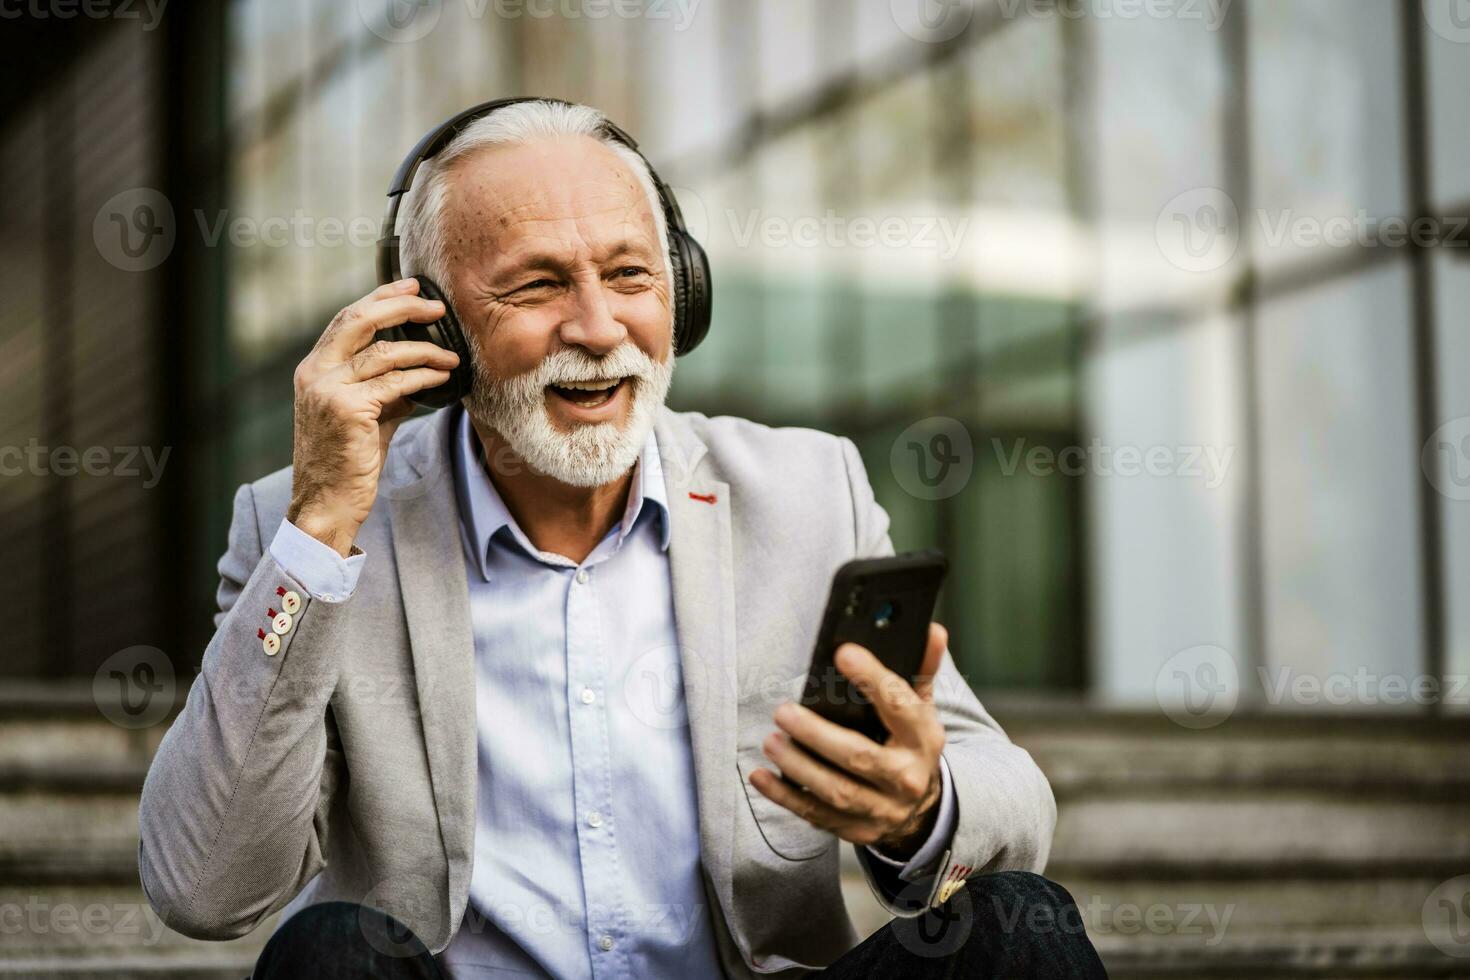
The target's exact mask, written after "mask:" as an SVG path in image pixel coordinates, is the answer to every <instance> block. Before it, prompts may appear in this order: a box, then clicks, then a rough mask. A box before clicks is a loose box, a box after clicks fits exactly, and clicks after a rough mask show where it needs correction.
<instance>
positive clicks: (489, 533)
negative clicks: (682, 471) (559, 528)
mask: <svg viewBox="0 0 1470 980" xmlns="http://www.w3.org/2000/svg"><path fill="white" fill-rule="evenodd" d="M459 414H460V417H459V422H458V423H457V433H456V435H455V440H454V442H455V451H454V463H455V465H454V486H455V495H456V496H457V497H458V499H459V514H460V527H461V529H462V530H463V532H464V535H465V537H466V538H467V544H468V545H469V550H470V554H472V555H474V556H475V567H476V568H478V569H479V570H480V575H481V576H482V577H483V578H484V579H485V581H487V582H488V581H489V580H490V575H489V569H488V559H489V552H490V541H491V539H492V538H494V537H495V535H496V534H497V533H499V531H500V529H501V528H509V530H510V533H511V535H512V536H513V537H514V538H515V540H516V542H517V543H518V544H519V545H520V546H521V547H522V548H523V549H525V551H526V553H527V554H529V555H532V556H535V557H538V558H541V557H545V558H549V557H552V556H548V555H546V553H545V552H541V551H537V550H536V547H535V546H534V545H533V544H531V540H530V539H529V538H527V537H526V534H525V532H524V531H522V530H521V528H520V525H518V524H517V523H516V520H515V518H514V517H513V516H511V513H510V510H509V509H508V508H507V507H506V506H505V501H504V500H503V499H501V496H500V491H498V490H496V489H495V484H494V483H493V482H492V481H491V479H490V476H489V474H488V473H486V472H485V468H484V467H483V466H482V465H481V464H480V437H479V435H478V434H476V432H475V428H474V426H473V425H471V424H470V416H469V413H468V412H466V411H463V410H462V409H461V410H460V412H459ZM647 504H653V505H654V506H653V507H646V506H645V505H647ZM645 510H647V511H649V517H648V520H656V521H657V522H658V528H657V533H658V534H659V548H660V550H663V551H667V550H668V549H669V537H670V534H669V503H668V488H667V487H665V486H664V473H663V460H662V459H661V457H660V456H659V452H658V440H657V439H656V438H655V437H654V434H653V432H652V431H651V430H650V431H649V433H648V438H647V440H646V441H645V442H644V443H643V452H642V453H641V454H640V455H639V457H638V462H637V464H636V466H635V467H634V470H633V482H632V485H631V486H629V488H628V503H627V505H626V506H625V507H624V508H623V517H622V519H621V520H620V521H619V522H618V524H617V526H616V527H614V528H613V529H612V531H610V532H609V533H610V534H613V533H615V534H616V535H617V543H618V546H619V547H621V546H622V543H623V542H624V541H625V540H626V539H627V537H628V535H629V534H631V533H632V532H633V528H634V527H635V526H636V525H637V523H638V519H639V517H640V516H641V515H642V514H643V512H644V511H645ZM558 563H565V562H564V560H562V561H560V562H558Z"/></svg>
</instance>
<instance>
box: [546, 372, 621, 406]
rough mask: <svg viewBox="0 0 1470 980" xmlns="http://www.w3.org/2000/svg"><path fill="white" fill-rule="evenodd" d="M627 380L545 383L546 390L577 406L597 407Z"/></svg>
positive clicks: (605, 402)
mask: <svg viewBox="0 0 1470 980" xmlns="http://www.w3.org/2000/svg"><path fill="white" fill-rule="evenodd" d="M627 381H628V379H627V378H615V379H610V380H609V379H603V380H598V381H566V382H563V383H562V384H559V385H547V386H546V390H547V391H549V392H551V393H552V394H553V395H555V396H556V397H558V398H560V399H562V400H563V401H567V402H571V403H572V404H573V405H576V406H577V407H578V408H598V407H599V406H602V405H606V404H607V403H608V402H609V401H611V400H612V398H613V396H614V395H616V394H617V393H618V389H620V388H622V387H623V385H624V384H626V383H627Z"/></svg>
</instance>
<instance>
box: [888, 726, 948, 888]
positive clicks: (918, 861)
mask: <svg viewBox="0 0 1470 980" xmlns="http://www.w3.org/2000/svg"><path fill="white" fill-rule="evenodd" d="M954 825H955V801H954V786H953V785H951V783H950V778H949V763H948V762H945V761H944V756H942V755H941V756H940V757H939V816H938V817H937V818H935V820H934V829H933V830H931V831H930V832H929V839H928V840H926V841H924V846H923V847H920V848H919V849H918V851H916V852H915V853H914V856H913V857H911V858H909V859H908V861H907V862H905V861H899V860H896V859H894V858H891V857H888V856H887V855H885V854H883V853H881V852H880V851H879V850H878V849H877V848H875V847H873V846H871V845H869V846H868V853H869V854H870V855H872V856H873V858H875V859H876V860H879V861H882V862H883V863H884V864H886V865H888V866H889V867H891V868H902V869H903V870H901V871H900V872H899V873H898V877H899V878H900V879H901V880H903V881H912V880H914V879H915V878H918V877H922V873H923V872H924V871H925V870H927V869H928V867H929V866H930V865H931V864H933V863H934V862H935V861H936V860H938V858H939V855H940V854H942V853H943V852H944V849H945V847H947V846H948V845H949V842H950V840H951V839H952V838H953V837H954Z"/></svg>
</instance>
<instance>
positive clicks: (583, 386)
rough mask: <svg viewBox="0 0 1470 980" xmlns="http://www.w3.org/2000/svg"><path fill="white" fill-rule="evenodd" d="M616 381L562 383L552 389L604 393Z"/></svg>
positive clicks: (616, 381)
mask: <svg viewBox="0 0 1470 980" xmlns="http://www.w3.org/2000/svg"><path fill="white" fill-rule="evenodd" d="M618 380H620V379H615V380H612V381H563V382H561V383H560V384H558V385H555V386H554V387H557V388H571V389H573V390H574V391H606V390H607V389H609V388H611V387H613V386H614V385H616V384H617V383H618Z"/></svg>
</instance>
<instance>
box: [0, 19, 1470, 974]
mask: <svg viewBox="0 0 1470 980" xmlns="http://www.w3.org/2000/svg"><path fill="white" fill-rule="evenodd" d="M0 18H3V19H4V24H3V25H0V80H3V82H4V83H6V84H5V88H4V91H6V92H7V93H9V97H8V98H7V100H6V103H7V104H6V107H5V110H4V116H3V122H0V188H3V190H0V200H3V207H0V255H3V261H0V296H3V297H4V298H3V302H0V554H3V555H4V557H5V568H6V580H7V583H8V588H7V591H8V594H9V600H10V603H11V605H12V606H13V609H12V614H11V616H10V617H9V622H8V629H7V631H6V637H5V640H6V642H5V646H4V649H5V654H4V656H3V658H0V678H3V680H0V685H3V690H4V693H3V695H0V975H20V974H24V975H31V974H36V975H46V976H84V975H86V976H91V975H97V976H122V975H136V976H155V975H170V976H186V975H187V976H194V975H200V976H204V975H209V976H212V975H216V974H218V975H220V976H236V977H238V976H239V975H240V974H241V972H242V969H245V968H248V965H249V963H250V962H251V961H252V960H253V955H254V950H256V949H258V947H259V945H260V943H261V942H262V941H263V939H264V935H263V934H257V935H256V936H253V937H250V938H247V939H246V940H242V941H240V942H238V943H232V944H226V945H222V946H220V945H214V946H211V945H205V944H198V943H193V942H189V941H186V940H184V939H182V938H181V937H178V936H176V935H173V934H171V933H168V932H167V931H166V930H163V929H162V927H161V925H159V924H158V923H157V920H156V918H154V917H152V913H151V912H148V911H147V910H146V906H144V905H143V904H142V903H141V897H140V892H139V890H138V887H137V884H136V857H135V849H136V796H137V792H138V788H139V787H140V786H141V780H142V774H143V773H144V772H145V771H146V766H147V760H148V758H149V755H150V753H151V749H152V746H153V745H155V744H156V741H157V738H158V735H159V733H160V732H161V731H162V729H163V728H164V727H166V724H167V719H168V712H169V711H170V710H171V708H172V706H173V705H174V704H175V703H176V702H177V703H182V700H183V697H184V694H185V692H186V690H187V687H188V683H189V680H190V678H191V677H192V675H193V673H194V672H195V671H196V670H197V667H198V662H199V657H200V655H201V653H202V651H203V649H204V646H205V644H206V642H207V641H208V638H209V636H210V633H211V631H212V623H211V614H212V612H213V608H214V602H213V595H214V588H215V585H216V583H217V581H218V576H217V574H216V573H215V570H214V563H215V561H216V560H217V558H218V557H219V555H220V553H221V552H222V550H223V548H224V544H225V532H226V528H227V527H228V522H229V517H230V508H231V500H232V496H233V491H234V489H235V488H236V487H237V486H238V485H239V484H240V483H242V482H246V481H249V480H253V479H255V478H258V477H260V476H262V475H264V474H266V473H267V472H270V471H271V470H274V469H276V468H278V467H281V466H285V465H287V464H288V463H289V462H290V458H291V373H292V370H293V369H294V367H295V365H296V363H297V362H298V360H299V359H300V358H301V357H302V356H303V354H304V353H305V352H306V350H308V349H309V347H310V346H311V344H312V343H313V341H314V339H315V338H316V336H317V335H318V334H319V333H320V331H321V330H322V328H323V327H324V325H325V324H326V322H327V321H328V320H329V319H330V318H331V316H332V315H333V314H334V313H335V312H336V311H337V310H338V309H339V308H340V307H341V306H343V305H345V304H346V303H348V302H350V301H351V300H353V299H355V298H356V297H358V296H360V295H362V294H363V293H365V292H367V291H369V290H370V289H371V288H372V287H373V286H374V285H375V279H374V274H373V247H372V246H373V242H374V241H375V240H376V238H377V237H378V232H379V229H378V223H379V221H380V219H381V214H382V209H383V204H384V198H383V192H384V190H385V189H386V186H387V182H388V179H389V177H390V176H391V173H392V171H393V169H394V167H395V166H396V164H397V163H398V162H399V160H400V159H401V158H402V157H403V155H404V154H405V152H406V151H407V149H408V148H409V147H410V146H411V145H412V144H413V142H414V141H415V140H416V139H417V138H418V137H419V136H420V135H422V134H423V132H425V131H426V130H428V129H429V128H430V127H431V126H433V125H434V124H435V123H437V122H438V121H440V120H441V119H443V118H444V117H446V116H449V115H451V114H452V113H454V112H456V111H457V110H459V109H460V108H463V107H465V106H467V105H470V104H473V103H475V102H479V101H483V100H486V99H490V98H495V97H500V96H506V95H523V94H532V95H547V96H556V97H560V98H564V99H570V100H575V101H581V102H586V103H589V104H592V105H594V106H597V107H598V108H600V109H602V110H604V111H605V112H606V113H607V114H608V115H609V116H610V117H611V118H612V119H613V120H615V121H616V122H618V123H619V124H620V125H621V126H623V127H624V128H625V129H627V130H628V131H629V132H631V133H632V134H633V135H634V136H635V137H636V138H637V139H638V140H639V142H640V144H641V148H642V149H643V151H644V152H645V153H646V155H647V156H648V157H649V159H650V160H651V161H652V162H653V164H654V166H655V167H656V168H657V169H658V171H659V172H660V174H661V175H662V176H663V177H664V178H665V180H667V181H668V182H669V183H670V184H671V185H673V186H674V187H675V188H676V190H677V193H678V196H679V198H680V201H681V203H682V206H683V210H684V213H685V216H686V219H687V220H688V223H689V224H690V226H691V229H692V230H693V231H694V232H695V234H696V236H697V237H698V238H699V239H700V240H701V241H702V242H703V243H704V245H705V246H706V248H707V249H708V251H709V253H710V257H711V261H712V264H713V270H714V284H715V322H714V326H713V329H712V332H711V335H710V338H709V339H708V340H707V341H706V343H705V344H704V345H703V346H702V347H701V349H700V350H699V351H698V352H696V353H695V354H693V355H691V356H690V357H688V358H686V359H683V360H682V361H681V362H680V364H679V367H678V370H677V371H676V372H675V383H674V393H673V396H672V401H673V403H674V405H675V407H677V408H681V409H695V410H698V411H701V412H705V413H707V414H737V415H742V416H746V417H749V418H752V419H755V420H758V421H761V422H766V423H770V424H779V425H803V426H813V427H816V428H821V429H825V430H828V431H833V432H839V433H841V434H843V435H847V436H850V437H852V438H853V439H854V440H855V441H856V442H857V444H858V446H859V447H860V449H861V450H862V453H863V456H864V459H865V462H866V464H867V469H868V473H869V476H870V478H871V479H872V482H873V484H874V486H875V489H876V491H877V494H878V497H879V499H880V501H881V502H882V503H883V504H884V506H885V507H886V508H887V509H888V511H889V513H890V514H891V515H892V517H893V537H894V540H895V543H896V545H897V546H898V547H899V548H900V549H904V548H914V547H925V546H932V545H938V546H940V547H942V548H943V549H944V550H945V551H946V552H947V553H948V554H949V556H950V558H951V561H952V576H951V579H950V581H949V583H948V586H947V590H946V594H945V597H944V600H943V607H942V611H941V618H942V619H943V620H944V621H945V622H946V623H947V624H948V625H949V627H950V629H951V635H952V648H953V652H954V655H955V658H956V660H957V662H958V665H959V667H960V669H961V671H962V672H963V673H964V674H965V676H966V677H967V679H968V680H969V681H970V683H971V685H972V686H973V687H974V688H975V690H976V691H977V693H978V694H979V695H980V697H981V699H982V700H983V701H985V702H986V704H987V705H989V706H990V707H991V708H992V709H993V710H994V711H995V713H996V714H997V716H998V718H999V719H1000V720H1001V721H1002V723H1003V724H1005V725H1006V727H1007V729H1008V731H1009V732H1010V733H1011V735H1012V736H1013V737H1014V738H1015V739H1016V740H1017V741H1019V742H1021V743H1022V744H1024V745H1026V746H1027V747H1028V748H1030V749H1031V750H1032V751H1033V753H1034V754H1035V755H1036V756H1037V758H1038V760H1039V761H1040V762H1041V764H1042V766H1043V768H1045V769H1046V770H1047V772H1048V774H1049V775H1050V776H1051V778H1052V781H1053V785H1054V787H1055V790H1056V794H1057V797H1058V802H1059V806H1060V810H1061V819H1060V823H1059V827H1058V833H1057V839H1056V846H1055V848H1054V852H1053V857H1052V863H1051V865H1050V867H1049V869H1048V874H1049V875H1050V876H1051V877H1054V878H1056V879H1058V880H1060V881H1062V882H1063V883H1064V884H1066V885H1067V886H1068V887H1069V888H1070V889H1071V890H1072V892H1073V894H1074V896H1075V897H1076V898H1077V900H1078V903H1079V906H1080V907H1081V908H1082V910H1083V913H1084V918H1085V919H1086V921H1087V923H1088V926H1089V930H1090V931H1091V932H1092V934H1093V936H1094V938H1095V941H1096V942H1097V944H1098V946H1099V948H1100V949H1101V950H1102V951H1103V952H1104V955H1105V959H1107V961H1108V963H1109V966H1110V968H1111V969H1112V971H1113V973H1114V975H1115V976H1120V977H1122V976H1134V975H1138V976H1155V977H1163V976H1178V977H1193V976H1243V975H1246V974H1247V973H1249V974H1250V975H1252V976H1255V977H1269V976H1282V977H1296V976H1314V977H1326V976H1354V977H1370V976H1371V977H1385V978H1387V977H1418V976H1470V877H1466V876H1467V875H1470V819H1467V818H1470V708H1467V706H1470V547H1467V545H1470V386H1467V385H1466V384H1465V383H1464V381H1463V379H1464V377H1465V376H1466V373H1467V371H1470V331H1467V330H1466V328H1465V326H1464V324H1463V323H1462V322H1461V321H1462V318H1463V313H1462V311H1463V310H1464V309H1465V308H1466V307H1467V305H1470V228H1467V225H1470V220H1467V218H1470V165H1467V163H1466V159H1467V156H1470V116H1467V111H1466V108H1465V93H1466V92H1467V91H1470V0H1422V2H1421V0H1272V2H1267V0H1233V2H1232V0H1060V2H1052V0H862V2H859V0H820V2H818V0H744V2H737V0H360V2H343V0H336V2H328V0H312V2H306V0H295V2H287V0H235V2H228V3H225V2H220V3H204V2H194V3H189V4H184V3H182V2H175V3H169V2H168V0H153V2H152V3H145V2H143V0H132V2H118V3H108V2H103V0H96V2H83V0H25V2H24V3H21V2H16V3H13V4H8V5H3V6H0ZM813 628H814V630H815V624H814V626H813ZM155 694H156V695H157V696H155ZM851 885H852V888H851V890H850V904H851V907H852V909H853V911H854V914H855V916H857V917H858V920H859V922H860V923H861V924H862V925H863V928H864V929H872V928H876V927H877V926H878V925H880V924H881V922H882V918H881V915H880V914H879V912H878V910H877V907H876V906H875V905H873V904H872V902H871V900H870V899H869V898H868V896H867V895H866V894H865V889H864V886H863V885H862V884H861V881H860V879H858V878H856V877H854V878H853V879H852V881H851ZM89 920H90V921H91V922H92V923H93V925H88V922H89ZM93 926H95V928H94V927H93Z"/></svg>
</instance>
